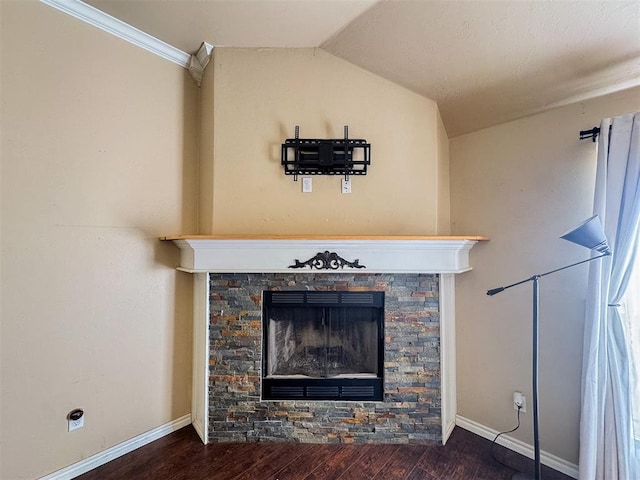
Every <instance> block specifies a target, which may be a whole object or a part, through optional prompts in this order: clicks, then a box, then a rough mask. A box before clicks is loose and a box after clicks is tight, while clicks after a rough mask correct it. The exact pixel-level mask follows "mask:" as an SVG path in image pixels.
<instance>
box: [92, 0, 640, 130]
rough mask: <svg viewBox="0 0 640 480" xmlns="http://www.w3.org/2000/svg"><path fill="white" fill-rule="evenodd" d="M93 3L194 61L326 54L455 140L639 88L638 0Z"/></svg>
mask: <svg viewBox="0 0 640 480" xmlns="http://www.w3.org/2000/svg"><path fill="white" fill-rule="evenodd" d="M87 3H90V4H91V5H93V6H95V7H97V8H99V9H101V10H103V11H105V12H107V13H109V14H111V15H113V16H115V17H117V18H119V19H121V20H123V21H125V22H127V23H129V24H131V25H133V26H135V27H137V28H139V29H141V30H143V31H145V32H147V33H149V34H151V35H153V36H155V37H157V38H159V39H161V40H164V41H165V42H167V43H169V44H172V45H174V46H176V47H178V48H180V49H182V50H185V51H187V52H193V51H194V50H196V49H197V48H198V46H199V45H200V43H201V42H202V41H207V42H209V43H211V44H213V45H217V46H230V47H318V46H319V47H321V48H322V49H324V50H326V51H327V52H329V53H332V54H334V55H336V56H338V57H341V58H343V59H345V60H347V61H349V62H351V63H353V64H355V65H358V66H360V67H362V68H364V69H366V70H369V71H371V72H373V73H376V74H378V75H380V76H382V77H385V78H387V79H389V80H391V81H393V82H396V83H398V84H400V85H403V86H405V87H407V88H409V89H411V90H413V91H415V92H417V93H419V94H421V95H424V96H426V97H428V98H431V99H433V100H435V101H437V102H438V106H439V108H440V111H441V114H442V118H443V121H444V124H445V127H446V129H447V133H448V134H449V136H450V137H453V136H456V135H460V134H463V133H466V132H470V131H474V130H478V129H480V128H484V127H488V126H491V125H495V124H498V123H502V122H505V121H508V120H512V119H515V118H519V117H522V116H526V115H529V114H532V113H536V112H539V111H544V110H546V109H548V108H552V107H554V106H559V105H562V104H566V103H570V102H572V101H579V100H582V99H587V98H591V97H594V96H598V95H601V94H604V93H610V92H612V91H616V90H620V89H623V88H627V87H630V86H635V85H640V1H638V0H633V1H619V0H579V1H568V0H546V1H543V0H508V1H498V0H382V1H376V0H164V1H161V2H159V1H156V0H88V1H87ZM621 113H622V112H621Z"/></svg>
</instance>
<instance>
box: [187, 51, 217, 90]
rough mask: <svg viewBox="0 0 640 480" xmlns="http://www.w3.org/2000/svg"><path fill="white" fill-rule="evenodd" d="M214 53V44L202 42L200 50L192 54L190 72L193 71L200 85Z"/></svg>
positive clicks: (192, 74)
mask: <svg viewBox="0 0 640 480" xmlns="http://www.w3.org/2000/svg"><path fill="white" fill-rule="evenodd" d="M212 53H213V45H210V44H208V43H207V42H202V45H200V48H199V49H198V51H197V52H196V53H195V54H194V55H191V59H190V61H189V73H191V76H192V77H193V79H194V80H195V81H196V83H197V84H198V86H200V84H201V83H202V77H203V75H204V69H205V68H206V67H207V65H209V61H210V60H211V54H212Z"/></svg>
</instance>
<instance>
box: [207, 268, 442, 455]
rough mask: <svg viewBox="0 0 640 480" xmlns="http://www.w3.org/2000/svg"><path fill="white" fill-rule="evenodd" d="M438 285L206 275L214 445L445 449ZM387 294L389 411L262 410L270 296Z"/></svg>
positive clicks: (337, 406)
mask: <svg viewBox="0 0 640 480" xmlns="http://www.w3.org/2000/svg"><path fill="white" fill-rule="evenodd" d="M439 279H440V278H439V275H434V274H404V273H395V274H387V273H342V272H341V273H310V272H305V273H261V274H252V273H244V274H218V273H211V274H209V285H208V286H209V299H210V304H209V312H210V313H209V315H210V323H209V346H210V348H209V385H208V398H209V423H208V440H209V441H210V442H231V441H233V442H252V441H291V442H307V443H332V442H336V443H337V442H344V443H351V442H354V443H425V442H431V441H438V442H439V441H442V419H441V388H440V387H441V382H440V372H441V365H440V358H441V357H440V311H439V302H440V299H439ZM305 289H308V290H347V291H349V290H350V291H365V290H376V291H384V292H385V357H384V401H382V402H337V401H271V400H268V401H262V400H261V398H260V381H261V380H260V379H261V375H260V368H261V366H262V345H261V342H262V306H261V301H262V292H263V291H264V290H305Z"/></svg>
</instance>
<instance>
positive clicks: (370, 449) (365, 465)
mask: <svg viewBox="0 0 640 480" xmlns="http://www.w3.org/2000/svg"><path fill="white" fill-rule="evenodd" d="M360 448H362V449H363V452H362V455H361V456H360V458H359V459H358V460H357V461H355V462H353V463H352V464H351V466H350V467H349V468H348V469H347V470H346V471H345V472H344V473H343V474H342V476H341V477H340V480H355V479H357V478H362V479H366V480H368V479H370V478H373V477H375V476H376V475H377V474H378V472H379V471H380V470H382V467H384V465H385V464H386V463H387V462H388V461H389V459H390V458H391V457H392V456H393V454H394V453H395V452H396V450H398V448H399V446H398V445H392V444H387V445H362V447H360Z"/></svg>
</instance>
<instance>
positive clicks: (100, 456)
mask: <svg viewBox="0 0 640 480" xmlns="http://www.w3.org/2000/svg"><path fill="white" fill-rule="evenodd" d="M190 423H191V414H188V415H184V416H183V417H180V418H178V419H176V420H173V421H172V422H169V423H165V424H164V425H160V426H159V427H157V428H154V429H153V430H149V431H148V432H145V433H143V434H140V435H138V436H137V437H133V438H131V439H129V440H127V441H125V442H122V443H119V444H118V445H114V446H113V447H111V448H108V449H106V450H103V451H102V452H99V453H96V454H95V455H92V456H90V457H87V458H85V459H84V460H80V461H79V462H77V463H74V464H72V465H69V466H68V467H65V468H63V469H61V470H58V471H56V472H53V473H51V474H49V475H47V476H45V477H42V478H41V479H40V480H71V479H72V478H75V477H77V476H79V475H82V474H83V473H86V472H88V471H89V470H93V469H94V468H96V467H99V466H100V465H104V464H105V463H107V462H110V461H111V460H115V459H116V458H118V457H121V456H122V455H125V454H127V453H129V452H132V451H134V450H135V449H137V448H140V447H142V446H144V445H146V444H147V443H151V442H153V441H154V440H157V439H159V438H161V437H164V436H165V435H169V434H170V433H172V432H175V431H176V430H179V429H181V428H182V427H186V426H187V425H189V424H190Z"/></svg>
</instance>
